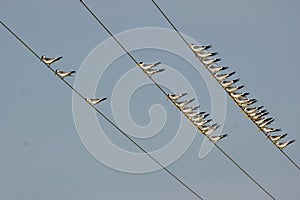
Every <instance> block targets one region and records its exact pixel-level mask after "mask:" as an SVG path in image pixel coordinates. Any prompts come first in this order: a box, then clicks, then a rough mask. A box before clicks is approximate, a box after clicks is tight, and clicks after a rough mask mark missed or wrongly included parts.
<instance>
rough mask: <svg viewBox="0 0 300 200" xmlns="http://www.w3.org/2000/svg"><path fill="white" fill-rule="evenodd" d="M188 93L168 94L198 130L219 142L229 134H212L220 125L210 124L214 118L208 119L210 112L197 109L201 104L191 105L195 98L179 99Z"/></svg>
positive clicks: (213, 140) (211, 139)
mask: <svg viewBox="0 0 300 200" xmlns="http://www.w3.org/2000/svg"><path fill="white" fill-rule="evenodd" d="M186 95H187V93H182V94H168V98H169V99H170V100H171V101H172V102H173V103H174V104H175V105H176V106H177V108H178V109H179V110H180V111H181V112H182V113H183V114H184V115H185V116H186V117H187V119H188V120H189V121H190V122H192V123H193V124H194V125H195V126H196V127H197V128H198V130H199V131H200V132H201V133H203V134H204V135H206V136H207V137H208V138H209V139H210V141H212V142H217V141H219V140H221V139H222V138H224V137H226V136H228V135H227V134H222V135H217V136H212V133H213V132H214V131H215V130H217V129H218V128H219V127H220V125H218V124H217V123H214V124H210V122H211V121H212V119H207V117H208V116H209V114H208V113H206V112H204V111H202V112H201V111H197V110H198V109H199V108H200V106H189V104H190V103H192V102H193V101H194V100H195V98H193V99H188V100H184V101H179V100H180V99H181V98H182V97H184V96H186Z"/></svg>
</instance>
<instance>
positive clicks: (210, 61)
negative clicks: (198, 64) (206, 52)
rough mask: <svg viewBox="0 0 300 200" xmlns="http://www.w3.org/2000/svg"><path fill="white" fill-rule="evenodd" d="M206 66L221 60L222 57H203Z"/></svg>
mask: <svg viewBox="0 0 300 200" xmlns="http://www.w3.org/2000/svg"><path fill="white" fill-rule="evenodd" d="M201 61H202V62H203V64H204V65H205V66H209V65H211V64H213V63H217V62H219V61H221V58H213V59H202V60H201Z"/></svg>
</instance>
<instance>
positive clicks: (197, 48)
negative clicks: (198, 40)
mask: <svg viewBox="0 0 300 200" xmlns="http://www.w3.org/2000/svg"><path fill="white" fill-rule="evenodd" d="M189 46H190V47H191V48H192V50H193V52H194V53H201V52H202V51H204V50H207V49H209V48H210V47H211V45H203V46H197V45H195V44H190V45H189Z"/></svg>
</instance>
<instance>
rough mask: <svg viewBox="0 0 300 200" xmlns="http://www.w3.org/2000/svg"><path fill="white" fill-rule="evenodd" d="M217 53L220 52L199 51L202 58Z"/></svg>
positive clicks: (198, 54)
mask: <svg viewBox="0 0 300 200" xmlns="http://www.w3.org/2000/svg"><path fill="white" fill-rule="evenodd" d="M215 55H218V52H212V53H211V52H205V53H204V52H199V53H197V56H199V57H200V58H202V59H203V58H208V57H212V56H215Z"/></svg>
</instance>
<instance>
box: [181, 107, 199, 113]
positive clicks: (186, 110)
mask: <svg viewBox="0 0 300 200" xmlns="http://www.w3.org/2000/svg"><path fill="white" fill-rule="evenodd" d="M198 108H200V106H194V107H185V108H181V109H180V110H181V111H182V112H183V113H190V112H192V111H194V110H197V109H198Z"/></svg>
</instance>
